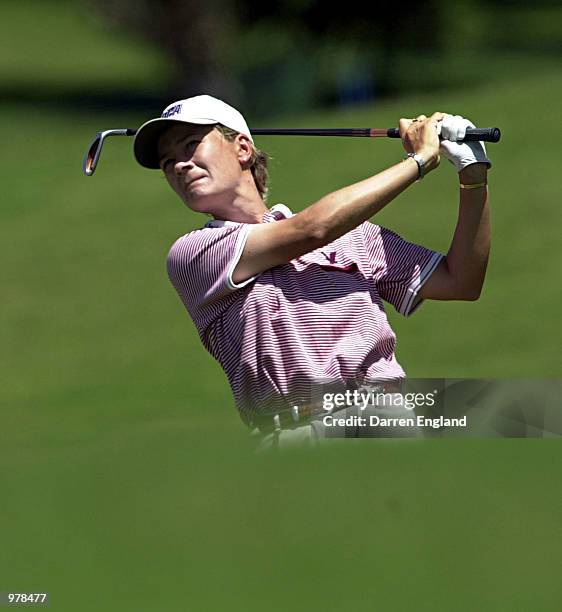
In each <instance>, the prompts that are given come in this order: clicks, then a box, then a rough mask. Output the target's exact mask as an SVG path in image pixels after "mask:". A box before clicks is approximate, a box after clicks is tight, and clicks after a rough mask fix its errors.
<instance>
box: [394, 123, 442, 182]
mask: <svg viewBox="0 0 562 612" xmlns="http://www.w3.org/2000/svg"><path fill="white" fill-rule="evenodd" d="M445 116H446V113H440V112H436V113H433V115H431V117H429V118H428V117H426V116H425V115H418V116H417V117H416V118H415V119H405V118H402V119H400V121H399V124H398V126H399V130H400V138H402V144H403V146H404V149H405V150H406V152H407V153H417V154H418V155H420V156H421V157H423V159H424V160H425V172H426V173H427V172H429V171H431V170H433V169H434V168H437V166H438V165H439V145H440V141H439V122H440V121H443V118H444V117H445Z"/></svg>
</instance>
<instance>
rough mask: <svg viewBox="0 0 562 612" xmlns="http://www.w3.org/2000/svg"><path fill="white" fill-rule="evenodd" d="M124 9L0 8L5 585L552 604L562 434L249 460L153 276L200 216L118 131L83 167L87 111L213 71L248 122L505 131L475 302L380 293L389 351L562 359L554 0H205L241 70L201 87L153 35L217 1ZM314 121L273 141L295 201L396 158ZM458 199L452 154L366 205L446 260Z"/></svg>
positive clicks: (100, 117)
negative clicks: (409, 303)
mask: <svg viewBox="0 0 562 612" xmlns="http://www.w3.org/2000/svg"><path fill="white" fill-rule="evenodd" d="M180 5H182V6H180ZM135 6H136V10H134V11H133V10H132V9H131V5H130V4H129V3H127V2H113V3H110V2H103V1H101V0H100V1H96V2H91V3H86V2H84V3H80V2H69V1H63V0H59V1H57V2H55V1H54V0H44V1H41V2H40V1H30V0H20V1H19V2H17V1H15V0H3V2H2V4H1V5H0V45H1V46H2V53H0V126H1V132H0V133H1V135H2V144H3V146H2V147H1V148H0V162H1V166H0V167H1V168H2V178H3V181H2V183H3V184H2V197H1V200H2V206H1V207H0V218H1V232H2V234H1V241H0V244H1V249H2V262H3V271H4V273H3V282H2V287H3V291H2V296H3V299H2V300H0V309H1V316H2V326H1V327H0V334H1V337H0V346H1V347H2V349H1V351H0V365H1V372H2V387H1V391H0V409H1V413H0V414H1V418H2V421H1V425H0V431H1V445H0V449H1V450H0V474H1V476H0V485H1V487H2V489H1V493H2V495H1V498H0V517H1V526H2V527H1V532H0V591H7V590H27V591H29V590H46V591H49V592H50V593H51V599H52V602H53V603H52V604H51V609H54V610H69V611H70V610H84V611H87V610H102V609H103V610H119V611H121V610H147V611H148V610H150V611H152V610H154V611H156V610H158V611H159V610H184V609H185V610H188V609H189V610H191V609H194V610H223V609H233V610H262V609H267V610H286V609H289V608H290V609H295V610H300V609H303V610H304V609H306V610H318V609H322V610H347V609H350V610H358V609H373V608H374V609H377V608H378V607H381V608H382V607H384V608H386V609H391V610H405V609H411V608H413V607H415V608H416V609H420V610H451V609H453V610H474V609H482V610H514V609H516V610H529V609H533V610H556V609H559V604H560V601H561V596H562V593H561V592H560V587H556V584H558V581H557V573H558V565H557V562H556V561H559V559H558V557H559V554H560V553H559V552H558V549H557V547H556V546H555V543H556V542H557V538H558V537H559V536H560V525H561V512H560V510H561V503H562V498H561V496H560V493H559V487H558V486H557V480H556V475H557V471H558V470H557V464H558V459H559V452H560V450H559V448H558V444H557V442H556V441H555V440H549V441H547V440H543V441H540V440H536V441H532V442H531V441H527V442H525V443H524V442H522V441H517V440H499V439H498V440H480V441H479V440H459V439H452V440H427V441H424V442H421V443H420V442H413V441H406V442H405V443H403V442H402V443H400V442H395V441H394V442H393V441H383V442H382V443H381V442H380V441H379V442H377V443H374V442H373V441H371V442H368V443H367V444H353V443H352V441H344V444H341V445H338V446H337V447H335V448H334V447H330V448H323V449H319V450H318V451H317V452H315V453H311V452H307V451H305V450H301V451H294V452H291V453H281V454H279V455H261V456H260V455H256V454H254V452H253V448H254V446H255V442H254V441H252V440H251V439H249V438H248V436H247V434H246V432H245V429H244V428H243V426H242V424H241V422H240V420H239V418H238V416H237V414H236V411H235V409H234V406H233V402H232V399H231V395H230V391H229V388H228V385H227V382H226V379H225V376H224V375H223V373H222V370H221V369H220V368H219V366H218V365H217V364H216V363H215V362H214V361H213V359H212V358H211V357H210V356H209V355H208V354H207V353H206V352H205V351H204V349H203V348H202V346H201V345H200V342H199V339H198V337H197V334H196V332H195V329H194V326H193V324H192V323H191V321H190V319H189V318H188V316H187V314H186V313H185V311H184V310H183V307H182V306H181V303H180V301H179V299H178V297H177V295H176V293H175V292H174V290H173V289H172V287H171V285H170V284H169V282H168V279H167V276H166V271H165V258H166V254H167V251H168V248H169V247H170V245H171V244H172V243H173V242H174V240H175V239H176V238H177V237H178V236H180V235H182V234H184V233H185V232H187V231H189V230H190V229H193V228H196V227H198V226H200V225H201V224H202V222H203V220H202V219H201V218H200V217H198V216H197V215H195V214H192V213H190V212H189V211H188V210H187V209H186V208H185V207H183V205H182V204H181V203H180V202H179V200H178V201H177V200H176V198H175V196H174V195H173V194H172V193H171V191H170V190H169V188H167V185H166V184H165V182H164V179H163V178H161V177H160V175H159V173H158V172H149V171H145V170H143V169H141V168H140V167H139V166H137V165H136V164H135V162H134V160H133V158H132V153H131V142H130V140H127V139H114V140H113V141H111V140H110V141H109V142H108V143H107V144H106V148H105V151H104V155H103V158H102V160H101V162H100V164H99V167H98V170H97V173H96V175H95V176H94V177H93V178H85V177H84V176H83V175H82V174H81V170H80V166H81V161H82V157H83V154H84V152H85V149H86V147H87V145H88V143H89V141H90V140H91V138H92V137H93V135H94V134H95V132H97V131H98V130H100V129H102V128H108V127H135V126H137V125H139V124H140V123H141V122H142V121H144V120H146V119H148V118H152V117H154V116H156V115H157V114H159V113H160V112H161V109H162V108H163V107H164V106H165V105H166V104H167V103H168V102H169V101H170V99H174V98H175V96H176V94H182V95H181V96H177V97H183V95H184V94H185V95H193V94H195V93H199V92H202V91H208V92H209V93H215V95H218V92H223V93H221V95H223V96H224V97H226V98H227V99H229V100H232V101H234V100H237V101H238V103H239V104H240V105H241V106H240V108H241V110H242V111H243V112H244V114H245V116H246V118H247V119H248V123H249V124H250V126H251V127H260V126H280V127H282V126H308V127H314V126H318V127H324V126H325V127H345V126H348V127H369V126H372V127H375V126H376V127H379V126H384V127H386V126H391V125H396V124H397V120H398V118H399V117H401V116H406V117H410V116H413V115H415V114H419V113H426V114H429V113H430V112H433V111H435V110H442V111H445V112H453V113H457V114H463V115H466V116H468V117H469V118H470V119H471V120H472V121H473V122H474V123H475V124H477V125H485V126H488V125H497V126H499V127H500V128H501V129H502V132H503V138H502V142H501V143H500V144H498V145H489V148H488V152H489V155H490V157H491V159H492V161H493V164H494V167H493V169H492V171H491V173H490V193H491V204H492V213H493V217H492V221H493V233H494V235H493V247H492V255H491V260H490V266H489V272H488V276H487V280H486V284H485V288H484V292H483V295H482V297H481V299H480V300H479V301H478V302H476V303H460V302H459V303H455V302H452V303H438V302H431V303H429V302H428V303H427V304H425V305H424V306H423V308H422V309H421V310H420V311H419V313H417V314H416V315H415V316H413V317H412V318H411V319H403V318H401V317H400V316H399V315H397V314H396V313H394V312H393V311H391V310H390V308H389V309H388V312H389V316H390V319H391V324H392V325H393V327H394V329H395V330H396V332H397V335H398V359H399V361H400V362H401V364H402V365H403V366H404V368H405V370H406V372H407V373H408V375H409V376H411V377H434V378H441V377H462V378H471V377H484V378H519V377H526V378H560V371H561V367H560V344H561V343H560V340H561V332H560V327H559V325H558V312H559V311H560V307H561V306H562V296H561V293H560V288H559V282H558V279H559V277H560V267H561V266H560V255H559V253H558V249H556V246H555V245H556V244H558V243H559V219H560V212H559V210H558V206H559V199H560V180H559V170H558V166H559V150H558V139H557V138H556V136H555V133H556V131H557V130H559V123H560V111H559V103H558V101H559V99H560V97H561V94H562V82H561V79H560V71H559V65H558V63H557V62H558V58H559V54H560V48H561V40H562V35H561V23H562V17H561V12H560V8H559V5H558V4H555V3H535V4H533V6H531V7H528V6H526V5H525V4H523V3H517V2H511V3H501V4H500V3H499V2H498V3H494V2H486V3H485V2H481V3H455V4H453V3H448V4H446V3H441V2H427V3H417V4H416V5H414V4H413V3H412V4H410V3H405V4H404V6H401V7H399V8H398V7H395V6H386V5H385V6H384V7H378V10H379V13H380V19H379V20H376V19H375V10H374V9H373V8H371V7H370V8H367V7H364V8H363V9H361V8H357V10H356V11H353V10H351V9H352V8H353V5H350V6H349V7H347V8H348V9H349V10H348V13H347V14H346V15H348V17H349V19H348V18H347V17H345V18H344V17H342V16H341V15H339V17H338V14H337V13H333V10H332V13H331V12H330V10H328V8H327V7H322V6H320V3H317V2H304V1H303V2H299V1H298V0H295V1H293V2H282V3H279V5H278V6H275V7H260V8H259V10H257V12H256V13H254V12H253V10H252V6H251V5H249V4H246V3H239V4H236V5H232V4H231V3H228V2H222V3H219V2H218V1H217V2H212V3H210V4H209V7H210V8H209V7H207V9H206V10H207V11H211V12H212V11H217V10H218V9H219V8H221V9H222V13H221V15H223V20H222V22H219V21H218V20H219V17H220V15H218V16H217V22H218V25H217V28H218V29H217V32H222V33H225V32H226V33H229V38H225V37H226V34H225V36H224V37H222V38H221V40H222V41H223V42H222V43H221V44H222V45H223V47H222V52H223V55H222V56H221V57H223V58H227V59H228V63H224V62H223V63H222V64H221V63H220V62H219V63H217V61H216V55H213V53H211V52H210V51H209V53H208V56H207V58H206V59H207V60H208V66H207V68H205V70H202V73H203V74H204V75H205V78H206V79H207V80H206V81H205V80H199V81H197V80H193V79H196V77H198V75H199V76H200V74H201V71H199V70H198V68H199V67H200V66H202V65H203V64H199V63H197V62H194V63H191V64H190V61H189V57H190V56H189V53H188V51H189V45H187V50H186V46H185V45H184V46H182V44H183V43H181V40H180V43H181V44H180V43H177V45H176V48H172V49H171V48H170V46H169V45H167V43H165V42H164V41H163V37H162V32H166V27H167V28H172V30H173V23H172V25H170V23H164V25H162V29H161V31H160V30H159V32H160V35H156V34H155V33H154V32H151V33H148V32H147V23H153V24H155V23H156V22H155V21H154V20H155V19H156V17H155V15H157V16H158V15H162V14H169V13H171V14H172V17H173V15H174V13H173V11H174V10H176V11H178V13H179V12H181V10H183V9H184V8H187V9H190V10H191V14H195V13H196V11H197V10H199V9H200V8H201V7H202V5H199V4H197V3H195V4H192V3H181V2H180V3H178V2H176V3H174V2H171V1H170V2H152V3H150V2H146V1H145V2H139V3H137V4H136V5H135ZM227 9H228V10H229V11H230V12H228V10H227ZM201 10H202V9H201ZM127 11H129V12H127ZM166 11H167V13H166ZM276 11H277V12H276ZM137 13H138V14H137ZM197 14H198V13H197ZM127 15H129V16H130V19H127V18H126V16H127ZM224 15H229V16H230V17H229V20H225V19H224ZM393 15H394V18H393ZM408 15H409V17H408ZM424 15H425V16H426V17H427V21H425V20H424ZM200 17H201V19H203V21H204V20H205V19H207V22H205V23H208V14H203V15H202V16H200ZM338 18H339V21H340V25H341V28H338ZM169 19H170V17H169V16H168V20H169ZM389 19H390V21H389ZM401 20H402V21H401ZM172 21H173V20H172ZM211 23H214V22H212V20H211ZM196 24H197V23H195V24H193V23H191V24H190V26H189V27H195V25H196ZM384 24H387V29H388V32H386V33H385V31H384V29H385V26H384ZM154 27H156V26H154ZM209 27H210V26H209ZM322 28H324V30H323V29H322ZM176 30H177V28H176ZM340 30H341V31H340ZM211 31H212V28H211ZM372 32H374V33H376V34H377V35H378V38H377V36H375V35H373V36H369V34H370V33H372ZM213 40H214V39H213ZM225 41H226V42H225ZM227 42H228V43H229V44H230V45H231V47H226V43H227ZM219 47H220V45H219ZM220 50H221V49H219V51H220ZM225 50H226V51H227V53H224V52H225ZM311 50H314V53H312V51H311ZM216 52H217V51H216V50H215V51H214V53H216ZM174 53H175V54H176V55H174ZM182 54H183V55H182ZM186 56H187V58H188V59H187V61H186V59H185V57H186ZM198 61H200V62H204V61H206V60H205V56H204V54H203V55H202V56H201V57H200V58H199V60H198ZM225 61H226V60H225ZM190 71H191V72H190ZM217 75H218V76H217ZM347 75H352V76H350V77H349V78H348V76H347ZM353 75H355V76H353ZM213 83H214V84H215V85H213ZM203 87H207V89H200V88H203ZM213 87H216V89H213ZM229 88H230V89H229ZM172 95H173V96H174V97H172V98H170V96H172ZM327 140H329V141H327V142H326V141H325V140H323V141H322V142H320V141H318V140H316V139H314V138H290V139H284V138H280V137H277V138H275V137H261V138H260V139H259V141H257V144H258V146H259V147H260V148H262V149H264V150H266V151H267V152H269V153H270V154H271V155H272V161H271V188H270V197H269V203H270V204H274V203H277V202H283V203H285V204H287V205H289V206H290V207H291V208H292V209H293V210H300V209H302V208H303V207H305V206H306V205H307V204H309V203H312V202H313V201H315V200H316V199H318V198H319V197H321V196H322V195H325V194H326V193H328V192H330V191H333V190H335V189H337V188H340V187H342V186H344V185H346V184H349V183H351V182H355V181H358V180H361V179H363V178H365V177H366V176H369V175H371V174H373V173H375V172H377V171H378V170H380V169H382V168H384V167H386V166H388V165H389V164H391V163H394V162H395V161H397V160H399V159H400V158H401V156H402V152H401V146H400V143H399V142H396V141H382V140H377V141H371V140H369V139H345V138H342V139H327ZM457 191H458V189H457V186H456V177H455V173H454V170H453V168H452V166H450V165H449V164H448V163H447V162H446V161H444V162H443V163H442V165H441V168H440V169H439V171H438V172H435V173H433V174H432V175H431V176H430V177H428V180H427V181H423V182H422V183H419V184H416V185H414V186H413V187H412V188H410V189H409V190H408V191H407V192H406V193H404V194H403V195H401V196H400V198H399V199H398V200H397V201H395V202H394V203H392V205H390V206H389V207H388V208H387V209H386V210H385V211H383V213H382V214H381V215H380V217H377V222H378V223H380V224H381V225H386V226H388V227H390V228H392V229H394V230H395V231H397V232H398V233H400V234H401V235H403V236H404V237H406V238H408V239H410V240H413V241H416V242H419V243H422V244H424V245H427V246H429V247H431V248H434V249H438V250H442V251H446V249H447V247H448V244H449V241H450V237H451V235H452V231H453V228H454V225H455V221H456V212H457V197H458V194H457ZM353 442H355V441H353Z"/></svg>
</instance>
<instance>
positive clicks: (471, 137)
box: [386, 127, 501, 142]
mask: <svg viewBox="0 0 562 612" xmlns="http://www.w3.org/2000/svg"><path fill="white" fill-rule="evenodd" d="M386 135H387V136H388V137H389V138H400V131H399V130H398V128H389V129H388V130H387V133H386ZM500 138H501V132H500V128H497V127H493V128H466V134H465V136H464V141H463V142H474V141H480V140H483V141H484V142H499V141H500Z"/></svg>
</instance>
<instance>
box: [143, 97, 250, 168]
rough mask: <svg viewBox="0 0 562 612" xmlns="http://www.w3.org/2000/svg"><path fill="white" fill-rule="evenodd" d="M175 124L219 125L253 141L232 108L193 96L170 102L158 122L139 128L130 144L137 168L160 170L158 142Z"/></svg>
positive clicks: (205, 98) (213, 99)
mask: <svg viewBox="0 0 562 612" xmlns="http://www.w3.org/2000/svg"><path fill="white" fill-rule="evenodd" d="M175 123H195V124H197V125H213V124H216V123H221V124H222V125H224V126H226V127H229V128H230V129H232V130H235V131H237V132H240V133H242V134H245V135H246V136H248V138H249V139H250V140H251V141H252V142H254V139H253V138H252V135H251V134H250V128H249V127H248V124H247V123H246V120H245V119H244V117H243V116H242V115H241V114H240V113H239V112H238V111H237V110H236V109H235V108H233V107H232V106H230V105H229V104H227V103H226V102H223V101H222V100H219V99H218V98H213V96H208V95H202V96H195V97H193V98H187V99H186V100H178V101H177V102H172V104H169V105H168V106H167V107H166V108H165V109H164V112H163V113H162V115H161V116H160V118H159V119H151V120H150V121H147V122H146V123H143V125H141V126H140V128H139V129H138V131H137V133H136V136H135V142H134V143H133V151H134V154H135V158H136V160H137V161H138V162H139V164H140V165H141V166H144V167H145V168H153V169H156V168H159V167H160V166H159V163H158V162H159V159H158V139H159V138H160V136H161V135H162V134H163V133H164V132H165V131H166V130H167V129H168V128H169V127H170V126H171V125H173V124H175Z"/></svg>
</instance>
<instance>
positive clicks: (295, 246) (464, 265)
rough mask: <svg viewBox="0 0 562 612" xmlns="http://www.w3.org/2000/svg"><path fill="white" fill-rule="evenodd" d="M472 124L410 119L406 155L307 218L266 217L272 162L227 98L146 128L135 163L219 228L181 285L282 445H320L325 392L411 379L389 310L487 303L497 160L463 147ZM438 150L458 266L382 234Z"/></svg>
mask: <svg viewBox="0 0 562 612" xmlns="http://www.w3.org/2000/svg"><path fill="white" fill-rule="evenodd" d="M469 126H470V127H473V125H472V123H470V122H469V121H468V120H466V119H463V118H462V117H460V116H452V115H447V114H444V113H434V114H433V115H431V117H426V116H425V115H420V116H418V117H417V118H415V119H400V123H399V127H400V134H401V138H402V142H403V145H404V149H405V150H406V152H407V156H406V157H405V158H404V159H402V160H397V163H396V164H394V165H392V166H391V167H389V168H387V169H385V170H383V171H381V172H379V173H377V174H375V175H374V176H370V177H368V178H366V179H365V180H362V181H360V182H358V183H355V184H352V185H349V186H347V187H344V188H342V189H339V190H337V191H334V192H333V193H329V194H328V195H326V196H324V197H322V198H321V199H320V200H318V201H317V202H315V203H313V204H311V205H310V206H308V207H307V208H305V209H304V210H303V211H301V212H299V213H296V214H293V213H292V212H291V211H290V210H289V208H288V207H287V206H285V205H282V204H277V205H275V206H273V207H272V208H268V207H267V206H266V203H265V202H266V195H267V185H266V182H267V157H266V155H265V154H263V153H262V152H261V151H259V150H257V149H256V147H255V145H254V142H253V139H252V136H251V134H250V130H249V129H248V126H247V124H246V121H245V120H244V118H243V116H242V115H241V114H240V113H239V112H238V111H237V110H236V109H234V108H232V107H231V106H229V105H228V104H225V103H224V102H222V101H221V100H218V99H216V98H213V97H211V96H207V95H202V96H196V97H193V98H189V99H186V100H181V101H178V102H174V103H173V104H171V105H170V106H168V107H167V108H166V109H165V110H164V113H163V114H162V116H161V117H160V118H158V119H153V120H152V121H148V122H147V123H145V124H144V125H143V126H141V128H140V130H139V131H138V133H137V135H136V138H135V143H134V152H135V157H136V159H137V161H138V162H139V163H140V164H141V165H142V166H144V167H147V168H153V169H158V168H159V169H161V170H162V171H163V172H164V175H165V177H166V179H167V181H168V183H169V184H170V186H171V187H172V189H173V190H174V191H175V192H176V193H177V194H178V196H179V197H180V198H181V200H182V201H183V202H184V203H185V204H186V205H187V206H188V207H189V208H190V209H191V210H193V211H196V212H200V213H206V214H207V215H210V216H212V217H213V218H214V219H213V220H212V221H210V222H208V223H206V224H205V226H204V227H202V228H201V229H198V230H195V231H192V232H189V233H188V234H186V235H185V236H182V237H181V238H179V239H178V240H177V241H176V242H175V244H174V245H173V246H172V248H171V250H170V252H169V255H168V273H169V277H170V280H171V282H172V284H173V286H174V287H175V289H176V290H177V292H178V294H179V296H180V298H181V300H182V302H183V304H184V305H185V307H186V309H187V311H188V312H189V314H190V315H191V317H192V319H193V321H194V323H195V325H196V327H197V330H198V332H199V335H200V338H201V341H202V342H203V344H204V346H205V348H206V349H207V350H208V351H209V352H210V353H211V354H212V355H213V357H215V359H217V361H218V362H219V363H220V364H221V366H222V368H223V369H224V371H225V373H226V375H227V377H228V380H229V383H230V385H231V388H232V391H233V394H234V398H235V402H236V406H237V408H238V410H239V412H240V415H241V417H242V419H243V421H244V422H245V423H246V424H247V425H248V426H249V427H250V428H252V429H257V430H259V431H261V432H262V433H264V434H266V435H267V434H269V435H270V436H273V438H274V439H275V440H277V441H279V440H282V438H283V436H286V437H289V438H290V437H291V436H292V434H291V432H293V433H294V431H295V430H298V431H299V433H298V435H299V436H300V437H303V436H304V437H305V438H307V437H310V436H312V437H314V436H318V435H320V436H322V435H323V434H322V433H319V431H320V430H321V429H322V428H321V427H320V428H319V427H317V425H318V424H319V423H320V420H321V419H322V415H323V414H325V407H324V406H323V405H322V404H321V403H319V402H317V401H315V399H314V398H315V392H316V391H317V390H318V389H320V388H321V389H324V390H325V389H330V390H332V391H336V390H341V391H343V390H350V389H357V388H364V387H365V386H367V387H368V386H369V385H371V384H373V385H378V386H377V387H376V388H377V389H382V390H383V391H391V390H396V389H397V388H399V383H400V381H402V380H403V379H404V378H405V373H404V370H403V369H402V368H401V367H400V365H399V363H398V362H397V360H396V357H395V348H396V336H395V334H394V332H393V331H392V329H391V327H390V325H389V323H388V319H387V317H386V314H385V307H384V305H383V302H388V303H390V304H392V306H393V307H394V308H395V309H397V310H398V311H399V312H400V313H401V314H403V315H404V316H409V315H410V314H412V313H413V312H414V311H415V310H416V309H417V308H418V307H419V306H420V304H421V303H422V301H423V300H424V299H433V300H475V299H477V298H478V297H479V295H480V291H481V289H482V285H483V281H484V276H485V272H486V266H487V260H488V253H489V247H490V225H489V214H488V189H487V180H486V175H487V170H488V168H489V167H490V165H491V164H490V161H489V160H488V159H487V157H486V151H485V149H484V146H483V145H482V144H481V143H478V142H474V143H461V142H456V141H461V140H462V138H463V137H464V132H465V130H466V128H467V127H469ZM439 135H440V136H441V139H442V140H441V141H440V137H439ZM439 154H441V155H443V156H445V157H447V159H449V160H450V161H451V162H452V163H453V164H454V165H455V167H456V169H457V171H458V175H459V181H460V208H459V216H458V222H457V226H456V228H455V231H454V234H453V238H452V241H451V246H450V248H449V251H448V253H447V254H446V255H442V254H440V253H437V252H435V251H432V250H430V249H427V248H425V247H423V246H419V245H416V244H413V243H410V242H407V241H406V240H404V239H403V238H401V237H400V236H398V235H397V234H395V233H394V232H392V231H390V230H388V229H385V228H383V227H380V226H378V225H375V224H373V223H370V222H369V219H370V218H371V217H373V216H374V215H376V214H377V213H378V212H379V211H380V210H381V209H382V208H383V207H384V206H386V205H387V204H388V203H389V202H391V201H392V200H393V199H394V198H396V196H398V195H399V194H400V193H401V192H402V191H404V190H405V189H406V188H407V187H409V186H410V185H411V184H412V183H414V182H415V181H417V180H420V179H422V178H423V177H424V176H425V175H427V174H428V173H430V172H432V171H433V170H435V169H436V168H437V167H438V165H439ZM315 424H316V425H315ZM352 435H355V434H352ZM357 435H361V434H360V433H358V434H357Z"/></svg>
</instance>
